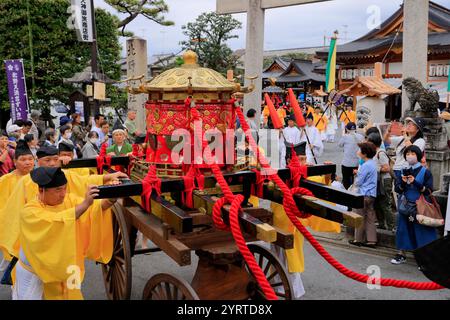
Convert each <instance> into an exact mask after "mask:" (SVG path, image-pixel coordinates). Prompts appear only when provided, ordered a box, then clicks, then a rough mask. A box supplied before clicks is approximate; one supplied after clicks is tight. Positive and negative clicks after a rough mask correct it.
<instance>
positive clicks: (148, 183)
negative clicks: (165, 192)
mask: <svg viewBox="0 0 450 320" xmlns="http://www.w3.org/2000/svg"><path fill="white" fill-rule="evenodd" d="M142 190H143V191H142V196H141V198H142V206H143V207H144V209H145V210H146V211H147V212H151V206H150V197H151V195H152V192H153V190H155V191H156V194H157V195H158V196H159V195H161V179H160V178H158V176H157V175H156V167H155V166H150V168H149V170H148V173H147V176H146V177H145V178H144V180H142Z"/></svg>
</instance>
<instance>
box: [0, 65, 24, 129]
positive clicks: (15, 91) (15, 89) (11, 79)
mask: <svg viewBox="0 0 450 320" xmlns="http://www.w3.org/2000/svg"><path fill="white" fill-rule="evenodd" d="M5 69H6V79H7V82H8V96H9V104H10V106H11V119H12V121H13V122H14V121H16V120H26V119H27V118H28V96H27V86H26V83H25V73H24V70H23V60H22V59H16V60H5Z"/></svg>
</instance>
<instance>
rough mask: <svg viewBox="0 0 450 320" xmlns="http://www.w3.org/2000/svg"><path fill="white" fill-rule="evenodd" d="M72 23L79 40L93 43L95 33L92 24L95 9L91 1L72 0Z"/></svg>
mask: <svg viewBox="0 0 450 320" xmlns="http://www.w3.org/2000/svg"><path fill="white" fill-rule="evenodd" d="M71 3H72V6H71V11H72V17H71V18H72V23H73V25H74V27H75V29H76V31H77V35H78V40H79V41H82V42H93V41H94V32H93V23H92V21H93V20H92V14H93V9H94V8H92V6H91V1H90V0H71Z"/></svg>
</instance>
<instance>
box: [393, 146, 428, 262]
mask: <svg viewBox="0 0 450 320" xmlns="http://www.w3.org/2000/svg"><path fill="white" fill-rule="evenodd" d="M422 156H423V153H422V151H421V150H420V148H419V147H418V146H415V145H411V146H409V147H407V148H406V149H405V151H404V152H403V157H404V158H405V160H406V161H407V162H408V167H407V168H405V169H403V170H402V174H401V176H400V177H397V179H396V181H395V192H397V193H398V194H399V201H398V206H399V214H398V217H397V219H398V220H397V226H398V227H397V235H396V246H397V249H399V253H398V254H397V255H396V256H395V257H394V259H392V260H391V263H393V264H402V263H405V262H406V256H405V251H410V250H415V249H417V248H420V247H423V246H425V245H427V244H428V243H430V242H433V241H434V240H436V239H437V234H436V229H435V228H431V227H427V226H424V225H421V224H419V223H418V222H417V220H416V219H415V215H416V213H417V208H416V206H415V203H416V201H417V200H418V199H419V198H420V196H421V195H422V194H423V195H424V196H425V198H426V197H427V196H429V195H430V194H431V193H432V192H433V176H432V174H431V172H430V171H429V170H428V169H427V168H425V167H424V166H422V164H421V163H420V160H421V159H422ZM400 202H402V203H400Z"/></svg>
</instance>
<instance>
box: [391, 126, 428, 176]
mask: <svg viewBox="0 0 450 320" xmlns="http://www.w3.org/2000/svg"><path fill="white" fill-rule="evenodd" d="M424 127H425V122H424V120H423V119H422V118H406V119H405V127H404V129H403V130H402V133H403V135H402V136H398V137H391V127H389V128H388V130H387V132H386V135H385V136H384V142H385V143H387V144H389V145H391V147H393V148H394V149H395V164H394V168H393V169H394V173H395V177H396V179H398V178H401V175H402V169H403V168H405V167H407V166H408V163H407V162H406V160H405V159H404V157H403V154H404V151H405V149H406V147H409V146H411V145H415V146H417V147H419V149H420V151H422V153H423V152H424V150H425V139H424V138H423V129H424ZM421 161H422V158H420V159H419V163H420V162H421Z"/></svg>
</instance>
